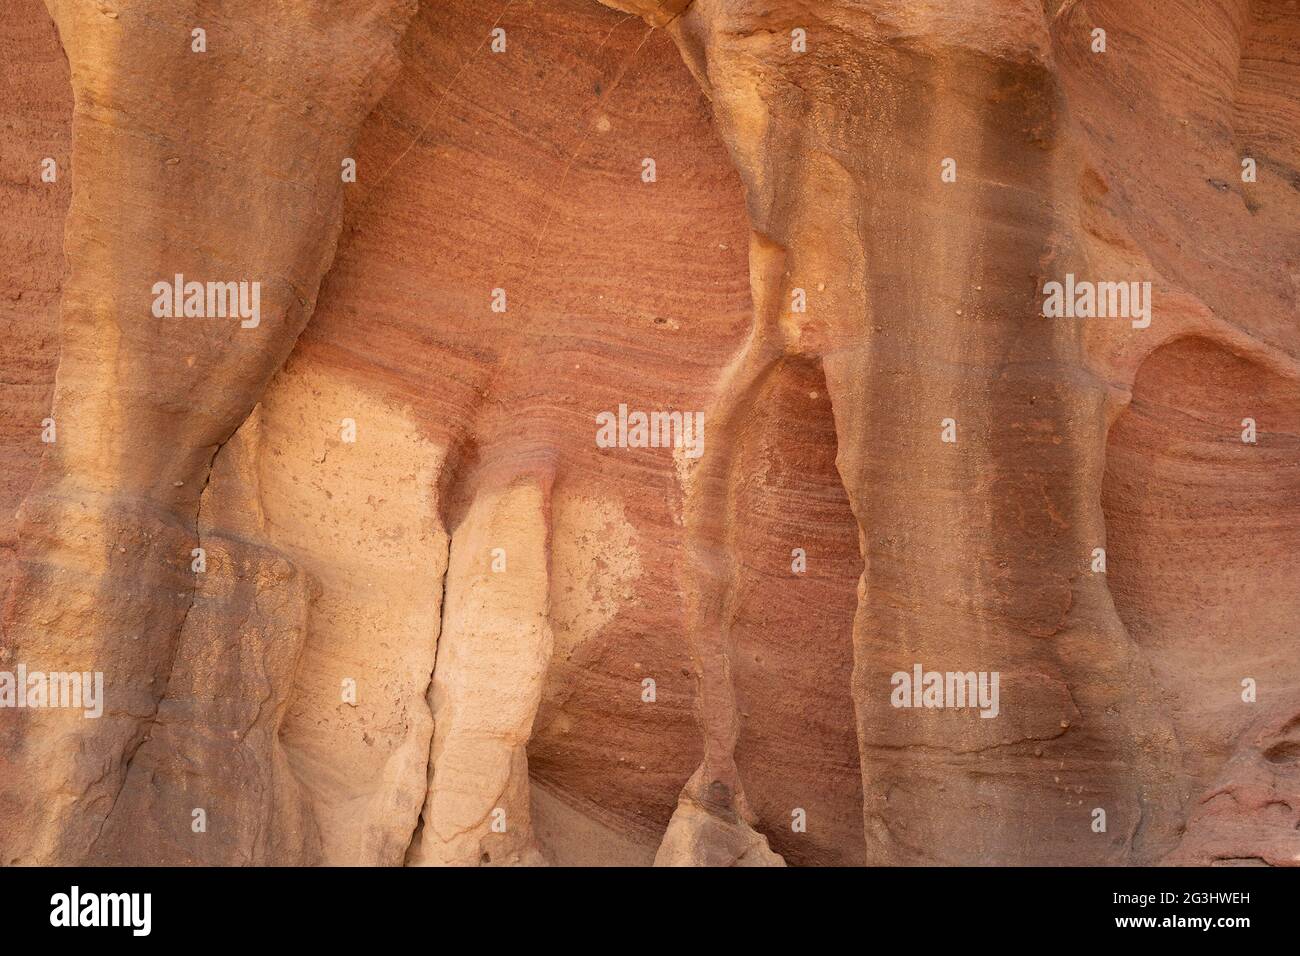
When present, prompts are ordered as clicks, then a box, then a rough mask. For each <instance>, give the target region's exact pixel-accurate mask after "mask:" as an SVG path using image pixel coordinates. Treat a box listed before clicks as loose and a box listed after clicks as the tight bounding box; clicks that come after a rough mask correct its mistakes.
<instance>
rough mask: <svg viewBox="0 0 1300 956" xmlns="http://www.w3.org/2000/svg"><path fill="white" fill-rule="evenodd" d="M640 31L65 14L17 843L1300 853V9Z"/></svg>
mask: <svg viewBox="0 0 1300 956" xmlns="http://www.w3.org/2000/svg"><path fill="white" fill-rule="evenodd" d="M607 7H608V8H613V9H608V8H607ZM607 7H606V6H600V5H598V4H596V3H594V2H591V0H560V2H555V3H549V4H546V5H533V6H528V7H520V8H519V9H508V10H507V11H506V13H505V14H501V11H500V10H498V9H496V8H489V7H487V6H486V5H484V4H482V3H480V2H478V0H447V2H440V3H436V4H435V3H424V4H420V5H418V8H417V5H416V4H415V3H414V2H405V0H382V2H373V0H371V2H365V3H361V2H357V3H351V2H349V3H344V4H321V5H319V7H317V6H313V5H311V4H308V5H306V6H302V5H300V6H299V7H298V8H295V11H294V12H293V14H292V16H290V15H288V14H285V13H283V12H280V13H274V12H272V11H271V10H268V9H266V8H265V5H263V4H259V3H254V2H243V0H232V2H226V3H223V4H220V5H219V12H214V8H213V7H212V6H211V5H200V4H197V3H190V4H176V3H166V4H164V3H161V2H159V3H154V2H144V0H137V2H134V3H127V2H125V0H123V2H121V3H116V2H107V0H106V2H103V3H99V4H81V3H71V2H68V3H66V4H65V3H62V2H60V0H49V11H48V13H47V12H46V11H45V10H43V9H42V8H40V7H39V6H37V5H36V4H34V3H32V2H31V0H21V2H20V3H19V10H18V15H17V16H16V17H14V18H13V19H12V20H10V21H9V22H6V23H5V24H4V26H3V28H2V29H3V33H0V46H3V48H4V49H6V50H7V51H12V52H13V55H14V57H16V58H19V59H22V60H23V61H24V62H26V63H28V64H30V69H28V70H27V72H26V73H25V74H24V75H25V77H26V79H25V81H24V85H23V86H22V88H21V89H22V91H23V95H22V96H20V97H18V98H16V99H14V101H13V102H10V103H6V104H5V106H4V107H3V108H4V110H5V111H6V118H7V119H10V122H9V123H8V124H6V130H5V132H4V136H5V137H6V139H5V142H6V143H10V141H12V143H11V145H12V146H13V147H14V148H13V149H11V150H10V149H7V150H6V153H5V155H6V157H8V156H10V155H13V156H16V157H18V162H17V163H16V165H15V168H14V169H13V170H12V171H10V170H8V169H6V171H5V177H4V185H3V188H4V189H5V190H6V191H7V193H6V194H7V195H12V205H13V210H14V212H13V213H12V216H11V218H12V221H13V223H14V229H13V233H12V234H13V236H14V237H17V238H9V237H6V242H9V243H11V244H13V245H14V249H13V250H11V251H13V252H14V253H15V254H14V255H11V256H9V257H6V259H7V263H6V265H5V267H4V268H5V270H6V271H5V272H4V273H2V274H0V283H2V286H0V289H2V290H3V292H4V295H3V296H0V321H3V322H5V323H7V324H6V325H5V327H6V328H12V329H13V332H12V334H11V338H10V339H8V340H6V344H5V346H4V348H3V349H0V359H2V360H3V362H4V372H3V381H4V383H5V384H4V390H3V396H0V404H3V407H4V410H5V418H6V420H5V422H4V425H3V427H4V431H3V432H0V438H3V442H4V443H3V445H2V446H0V453H2V454H3V457H2V458H0V466H3V469H4V472H3V481H2V482H0V492H3V495H4V497H3V498H0V507H2V508H3V512H2V516H0V522H8V523H9V524H8V525H4V524H0V529H3V528H4V527H9V528H13V529H16V530H14V531H10V532H9V533H8V534H7V535H6V536H5V537H3V538H0V545H2V546H3V550H0V557H3V559H4V561H5V562H7V563H5V564H0V574H3V575H4V576H5V577H4V580H6V581H7V583H8V590H7V596H6V599H5V605H4V610H3V618H2V622H3V627H4V638H3V642H2V643H0V655H2V656H0V670H9V671H13V670H15V668H17V666H18V665H20V664H21V665H23V666H24V667H25V668H26V669H28V670H33V671H35V670H40V671H42V672H51V671H77V672H86V673H93V672H102V674H103V679H104V694H103V715H102V716H101V717H98V718H87V717H85V716H83V714H82V712H81V711H79V710H75V709H72V708H26V709H23V710H18V709H2V710H0V731H2V732H0V771H3V773H2V774H0V781H3V782H0V859H2V860H3V862H4V863H24V864H26V863H48V862H63V863H76V862H87V861H88V862H96V863H185V864H190V863H201V864H291V865H299V864H365V865H397V864H402V863H405V864H408V865H532V864H544V863H560V864H619V863H621V864H637V865H649V864H651V863H654V864H658V865H782V864H783V863H788V864H795V865H827V864H829V865H836V864H861V863H877V864H880V863H884V864H916V863H945V864H953V863H957V864H968V863H1002V864H1019V863H1040V864H1057V863H1084V864H1116V863H1118V864H1124V863H1151V862H1159V861H1162V860H1163V861H1167V862H1170V863H1201V862H1216V861H1222V862H1241V861H1263V862H1266V863H1269V864H1274V865H1285V864H1294V863H1296V862H1300V850H1298V849H1297V847H1296V845H1295V839H1296V838H1295V833H1296V831H1295V822H1296V812H1297V807H1300V778H1297V776H1296V768H1297V766H1298V764H1297V752H1296V745H1295V742H1294V740H1293V738H1294V737H1295V725H1296V721H1297V719H1300V718H1298V717H1297V714H1300V705H1297V704H1296V701H1297V700H1300V697H1298V696H1297V695H1298V694H1300V664H1297V661H1300V655H1298V654H1297V653H1296V652H1297V649H1298V648H1300V632H1298V631H1297V625H1296V621H1297V620H1298V619H1300V592H1298V591H1297V589H1296V588H1295V586H1294V584H1295V582H1296V580H1298V579H1300V566H1298V565H1300V538H1298V533H1297V530H1296V529H1297V528H1300V521H1297V520H1296V519H1297V517H1300V516H1298V515H1297V513H1296V509H1297V505H1296V502H1297V501H1300V496H1298V495H1297V492H1298V491H1300V366H1298V365H1297V352H1298V350H1300V329H1298V328H1297V300H1296V297H1297V294H1298V292H1300V279H1297V276H1300V229H1297V223H1300V114H1297V112H1296V106H1295V104H1296V103H1297V102H1300V99H1297V95H1296V94H1297V93H1298V92H1300V63H1297V62H1296V61H1295V57H1294V55H1293V51H1294V50H1295V49H1297V48H1298V47H1300V11H1298V10H1297V9H1296V8H1295V7H1293V6H1292V5H1290V4H1289V3H1287V2H1285V0H1221V2H1215V3H1199V2H1198V3H1192V2H1191V0H1153V2H1151V3H1147V4H1132V3H1119V2H1111V0H1080V2H1069V0H1067V2H1065V3H1062V4H1057V3H1043V2H1039V0H999V2H998V3H996V4H993V5H992V7H993V8H992V9H990V8H989V6H988V5H980V4H971V3H950V2H938V0H935V2H930V0H906V2H904V0H863V2H856V3H849V2H840V0H822V2H818V3H814V4H787V3H781V2H777V3H758V2H750V0H694V2H690V3H687V2H624V0H610V2H609V3H608V5H607ZM499 15H500V18H499V19H498V16H499ZM51 21H52V23H51ZM196 29H197V30H202V31H203V33H202V35H201V37H200V36H196V35H195V34H194V32H193V31H195V30H196ZM56 30H57V33H56ZM498 30H499V31H502V32H499V33H498V32H493V31H498ZM1098 31H1101V32H1100V33H1099V32H1098ZM60 43H61V45H62V48H63V50H64V52H65V53H66V57H67V72H62V70H63V68H62V65H61V64H62V59H61V57H60V54H59V51H58V48H59V44H60ZM198 47H202V49H201V50H200V49H198ZM1193 51H1194V54H1195V55H1193ZM74 103H75V106H74ZM69 143H71V152H70V154H69V152H68V150H69ZM60 149H61V150H62V152H60ZM46 155H49V156H52V157H54V158H55V160H56V164H57V166H58V168H59V176H58V178H57V179H56V180H55V181H54V182H43V181H42V180H41V178H40V172H41V169H42V166H41V163H40V160H41V159H42V158H43V157H44V156H46ZM1247 160H1249V162H1246V161H1247ZM353 169H355V177H353V176H352V171H353ZM69 182H71V184H72V189H71V200H70V204H69V199H68V195H69V193H68V192H67V189H68V184H69ZM65 207H66V215H65ZM60 230H61V233H60ZM60 234H61V236H62V244H63V250H64V252H63V253H62V254H60V252H59V248H58V245H59V240H58V237H59V236H60ZM18 253H21V254H18ZM65 256H66V263H65V262H64V257H65ZM178 274H179V275H182V276H184V281H189V280H193V281H199V282H239V281H248V282H252V281H256V282H259V283H260V290H261V292H260V294H261V298H260V313H259V315H258V316H257V321H256V322H252V321H251V320H248V318H247V317H246V316H242V315H240V316H230V315H227V316H224V317H221V316H211V315H190V316H188V317H175V318H172V317H167V316H165V315H164V316H159V315H158V314H157V309H156V302H155V299H156V295H157V293H156V292H155V291H154V284H155V283H156V282H158V281H160V280H161V281H163V282H164V283H170V282H171V281H172V280H173V278H174V277H175V276H176V275H178ZM61 276H62V277H63V278H62V285H61V287H60V277H61ZM1052 283H1061V285H1062V288H1063V289H1064V290H1068V291H1066V292H1063V296H1064V297H1068V298H1069V300H1070V304H1069V309H1068V312H1067V314H1065V315H1060V316H1057V315H1053V312H1054V309H1053V306H1052V305H1051V304H1050V298H1049V295H1048V293H1049V291H1050V289H1051V288H1052ZM1093 283H1124V284H1125V285H1124V287H1123V290H1122V291H1123V292H1124V294H1125V296H1126V297H1127V299H1128V300H1127V301H1126V302H1121V300H1120V298H1119V296H1120V289H1119V287H1118V286H1111V287H1110V288H1109V295H1110V299H1107V296H1108V291H1107V288H1106V287H1102V289H1101V291H1100V300H1101V301H1104V302H1107V303H1109V304H1110V305H1112V306H1113V307H1114V308H1115V309H1117V310H1118V311H1120V312H1121V313H1122V314H1120V315H1111V316H1109V317H1102V316H1093V315H1090V314H1089V312H1088V310H1089V308H1093V309H1094V311H1095V307H1096V306H1097V304H1098V300H1096V299H1094V300H1093V301H1092V305H1091V306H1089V304H1088V301H1087V300H1085V299H1082V298H1076V296H1075V290H1076V289H1084V288H1087V289H1089V294H1091V291H1092V285H1091V284H1093ZM1128 283H1134V285H1133V286H1129V285H1128ZM60 291H61V300H62V305H61V323H56V321H55V319H54V316H53V314H52V313H53V308H52V306H53V303H54V301H55V299H56V294H57V293H59V292H60ZM1130 293H1131V296H1130V295H1129V294H1130ZM1076 306H1077V308H1076ZM1044 313H1047V314H1046V315H1045V314H1044ZM241 318H244V319H245V321H242V322H241V321H240V319H241ZM56 350H57V376H56V375H55V368H54V359H55V356H56ZM11 383H12V384H11ZM654 412H660V413H664V414H663V415H662V416H661V417H659V418H655V419H653V420H654V421H655V423H656V426H658V425H659V424H663V425H664V427H665V428H668V427H675V428H677V429H678V430H677V431H676V432H675V435H676V437H677V438H679V439H681V441H679V442H678V445H679V447H668V446H670V445H671V444H672V442H671V441H669V440H668V439H667V436H666V435H665V436H664V437H665V440H664V441H663V442H660V441H658V440H657V439H658V437H659V433H658V431H657V430H656V432H655V439H656V440H654V441H646V442H643V443H638V441H637V440H636V427H637V419H636V416H637V415H638V414H639V413H641V414H646V415H647V417H649V415H650V413H654ZM673 414H675V415H676V418H675V419H674V418H672V415H673ZM697 416H698V418H697ZM46 417H50V418H52V419H53V420H54V423H55V424H56V426H57V437H56V440H54V441H47V442H42V441H41V434H42V419H44V418H46ZM697 420H702V422H703V428H702V430H695V431H685V432H684V431H683V430H682V426H684V425H688V424H689V425H693V424H694V423H695V422H696V421H697ZM629 426H630V436H631V440H628V438H629ZM605 428H608V430H607V431H602V429H605ZM609 439H612V441H611V440H609ZM42 451H43V452H44V460H43V463H42V464H40V465H39V470H38V465H37V462H38V459H40V458H41V452H42ZM20 502H21V507H20V506H19V505H20ZM15 515H16V516H17V517H16V518H15ZM930 672H933V673H936V674H938V675H940V676H939V681H940V685H941V686H940V687H939V688H938V689H937V690H936V689H935V688H934V686H933V684H932V683H927V677H926V675H927V674H928V673H930ZM947 674H952V675H954V676H956V675H966V674H969V675H970V682H969V684H967V683H966V681H965V680H964V678H959V679H955V680H952V679H950V680H948V681H947V683H946V684H944V683H943V681H944V675H947ZM914 680H915V681H916V683H917V684H918V686H916V687H915V688H913V687H912V686H911V685H912V682H913V681H914ZM927 688H928V689H927ZM959 690H960V691H961V693H962V698H961V699H960V700H955V699H954V696H955V694H956V692H957V691H959ZM967 691H969V693H970V699H966V696H965V695H966V693H967ZM936 703H937V704H941V705H943V706H934V705H935V704H936ZM913 705H916V706H913Z"/></svg>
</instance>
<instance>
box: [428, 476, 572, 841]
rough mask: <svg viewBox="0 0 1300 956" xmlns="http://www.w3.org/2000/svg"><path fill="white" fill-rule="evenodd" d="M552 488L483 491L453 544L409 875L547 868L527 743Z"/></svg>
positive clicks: (546, 653) (545, 652)
mask: <svg viewBox="0 0 1300 956" xmlns="http://www.w3.org/2000/svg"><path fill="white" fill-rule="evenodd" d="M550 494H551V490H550V478H549V477H547V478H545V479H544V480H543V479H540V478H538V477H534V476H524V477H520V478H517V479H513V480H507V481H506V482H504V483H503V484H496V483H493V482H490V481H489V482H487V483H480V484H479V485H478V486H477V487H476V488H475V490H474V492H473V497H472V500H471V501H470V503H469V506H468V510H467V511H466V513H465V515H464V517H463V518H462V520H461V522H460V523H459V525H458V526H457V528H456V529H455V531H454V532H453V534H452V536H451V548H450V557H449V560H448V567H447V576H446V595H447V598H446V600H447V604H446V607H445V609H444V612H443V621H444V622H445V626H444V630H443V631H442V633H441V634H440V635H439V639H438V645H439V647H438V658H437V666H436V668H435V669H434V671H433V685H432V691H431V695H432V701H433V722H434V734H433V746H432V750H431V753H430V756H429V787H428V794H427V797H426V800H425V806H424V812H423V815H422V816H423V821H424V822H423V826H422V828H421V831H420V838H419V841H418V843H417V845H416V846H414V847H413V848H412V851H411V852H410V854H409V857H408V858H409V862H410V863H411V864H412V865H415V866H430V865H459V866H474V865H480V864H494V865H503V864H512V865H517V864H524V865H530V864H540V863H544V862H545V860H544V857H543V855H542V852H541V848H540V847H539V845H538V844H537V841H536V839H535V837H534V836H533V833H532V826H531V822H530V799H531V786H530V781H529V776H528V757H527V750H526V748H527V744H528V739H529V737H530V736H531V734H532V725H533V720H534V718H535V716H536V713H537V707H538V703H539V702H540V700H541V694H542V686H543V682H544V679H545V676H546V668H547V665H548V663H549V661H550V657H551V650H552V646H553V638H552V634H551V628H550V624H549V611H548V598H547V593H548V581H549V556H548V552H549V547H550V534H551V532H550V525H551V522H550V518H549V510H550Z"/></svg>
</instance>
